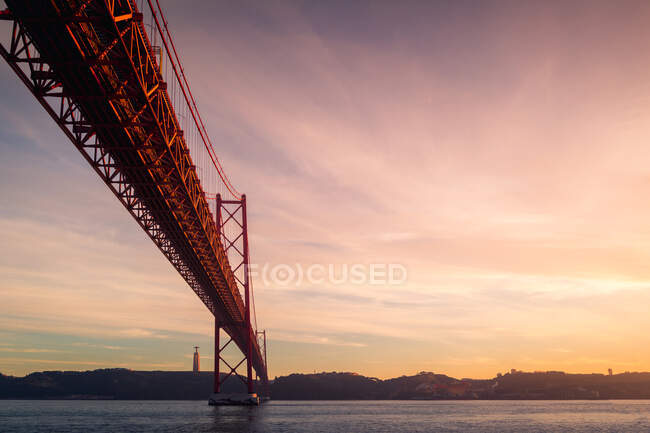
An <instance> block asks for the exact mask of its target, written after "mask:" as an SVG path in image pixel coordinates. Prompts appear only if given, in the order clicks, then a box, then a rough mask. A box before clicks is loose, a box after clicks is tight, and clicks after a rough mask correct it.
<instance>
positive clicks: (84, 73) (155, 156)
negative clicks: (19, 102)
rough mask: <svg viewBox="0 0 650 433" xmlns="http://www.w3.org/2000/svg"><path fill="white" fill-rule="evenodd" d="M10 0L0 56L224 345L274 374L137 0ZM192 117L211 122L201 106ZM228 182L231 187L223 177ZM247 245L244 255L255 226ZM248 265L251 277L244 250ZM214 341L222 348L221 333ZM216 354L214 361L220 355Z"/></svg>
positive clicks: (180, 82)
mask: <svg viewBox="0 0 650 433" xmlns="http://www.w3.org/2000/svg"><path fill="white" fill-rule="evenodd" d="M5 3H6V4H7V6H8V9H7V10H5V11H2V13H0V20H4V21H8V22H9V23H10V26H11V31H10V34H9V35H8V37H9V42H8V43H6V44H5V43H4V42H3V43H0V55H2V57H3V58H4V59H5V60H6V62H7V63H8V64H9V66H10V67H11V68H12V70H13V71H14V72H15V73H16V75H17V76H18V78H19V79H20V80H21V81H22V82H23V83H24V84H25V86H26V87H27V88H28V89H29V90H30V91H31V93H32V94H33V95H34V97H35V98H36V99H37V101H38V102H39V103H40V104H41V105H42V106H43V108H44V109H45V110H46V112H47V113H48V114H49V115H50V116H51V117H52V118H53V119H54V120H55V122H56V123H57V124H58V125H59V127H60V128H61V130H62V131H63V132H64V134H65V135H66V136H67V137H68V139H70V141H72V143H73V144H74V145H75V147H76V148H77V149H78V150H79V151H80V152H81V154H82V156H83V157H84V158H85V159H86V161H87V162H88V163H89V164H90V165H91V167H92V168H93V170H94V171H95V172H96V173H97V175H98V176H99V177H100V178H101V179H102V180H103V181H104V182H105V183H106V185H107V186H108V188H109V189H110V190H111V192H113V194H114V195H115V196H116V197H117V198H118V200H119V201H120V202H121V203H122V204H123V206H124V207H125V208H126V209H127V211H128V212H129V213H130V214H131V216H132V217H133V218H134V219H135V220H136V222H137V223H138V224H139V225H140V227H141V228H142V229H143V230H144V231H145V232H146V233H147V234H148V235H149V237H150V238H151V240H152V241H153V242H154V243H155V244H156V246H157V247H158V248H159V249H160V251H161V252H162V253H163V254H164V255H165V257H166V258H167V259H168V260H169V261H170V263H171V264H172V265H173V266H174V267H175V268H176V270H177V271H178V272H179V274H180V275H181V276H182V277H183V278H184V279H185V281H186V282H187V283H188V285H189V286H190V287H191V288H192V289H193V290H194V292H195V293H196V294H197V295H198V296H199V298H200V299H201V300H202V301H203V303H204V304H205V305H206V307H207V308H208V309H209V310H210V311H211V312H212V314H213V315H214V316H215V318H217V319H218V322H217V323H216V324H215V332H218V329H223V330H224V331H225V332H226V333H227V334H228V335H229V336H230V340H229V342H228V343H227V344H229V343H230V341H234V342H235V344H236V345H237V346H238V347H239V349H240V350H241V351H242V353H244V354H245V355H246V359H247V360H248V361H247V366H248V370H249V373H248V376H249V377H250V376H251V374H250V369H251V368H254V369H255V371H256V372H257V374H258V375H259V376H260V378H261V379H262V381H266V380H267V379H268V378H267V371H266V360H265V359H264V356H263V354H262V351H261V348H260V347H259V344H258V342H257V339H253V338H252V337H251V335H253V332H252V326H251V321H250V308H249V306H248V305H249V303H250V302H249V301H250V299H248V298H247V299H243V297H242V293H241V291H240V285H241V283H242V281H241V277H239V276H238V275H237V272H238V269H239V266H238V267H237V268H234V269H233V268H232V267H231V264H230V261H229V257H228V250H229V249H230V248H231V247H232V245H230V246H226V245H224V243H223V239H222V236H220V232H221V230H222V228H223V227H222V226H221V225H219V223H220V222H221V220H220V219H218V220H217V223H215V220H214V218H213V216H212V213H211V211H210V208H209V205H208V197H207V196H206V193H205V191H204V189H203V186H202V185H201V181H200V178H199V175H198V173H197V168H196V166H195V162H194V161H193V159H192V156H191V155H190V148H189V144H188V138H187V137H186V135H185V134H184V131H183V129H182V128H181V121H180V120H179V117H178V114H177V113H176V111H175V109H174V105H173V103H172V99H173V95H172V94H171V93H170V92H169V88H170V83H167V82H165V81H164V80H163V76H162V75H161V66H160V63H159V60H158V59H157V58H156V55H155V52H156V49H154V47H153V45H152V44H151V42H150V39H149V36H148V35H147V32H146V31H145V26H144V24H143V14H142V13H141V12H140V11H139V10H138V8H137V7H136V4H135V2H134V1H133V0H86V1H79V0H6V1H5ZM152 12H154V17H155V11H154V10H153V9H152ZM160 12H162V11H160ZM165 29H166V24H165ZM159 31H160V35H159V37H160V38H161V40H162V41H163V42H165V38H164V36H163V34H162V30H160V28H159ZM166 34H167V36H168V37H169V36H170V35H169V33H168V31H166ZM168 39H169V40H170V41H171V38H170V37H169V38H168ZM174 51H175V47H174ZM167 52H168V53H169V51H167ZM174 54H175V57H176V59H178V56H177V53H174ZM171 64H172V67H173V65H174V62H173V59H172V63H171ZM179 64H180V62H179ZM179 68H180V74H178V73H177V75H176V79H177V83H176V82H175V83H176V84H174V83H171V84H174V86H173V87H174V88H178V89H180V90H181V91H183V93H184V94H185V90H187V94H185V98H186V100H187V101H188V106H189V110H188V111H189V112H190V113H191V112H192V110H196V104H195V102H194V99H193V97H192V96H191V93H190V92H189V86H187V80H186V78H185V75H184V73H183V71H182V67H179ZM194 120H195V122H197V124H200V125H199V131H203V133H205V127H204V126H203V122H202V120H201V119H200V115H199V114H198V110H196V117H195V119H194ZM206 135H207V133H206ZM203 140H204V144H205V143H209V141H208V139H207V138H204V139H203ZM206 146H207V144H206ZM209 146H210V148H211V149H209V150H208V152H209V153H210V157H212V156H213V149H212V147H211V146H212V144H211V143H209ZM214 156H215V157H216V155H214ZM213 161H214V160H213ZM216 164H218V165H219V167H218V168H217V166H216V165H215V168H216V169H217V171H219V170H222V168H221V166H220V164H219V163H218V160H216ZM219 174H221V171H219ZM222 179H223V178H222ZM224 183H226V186H228V185H230V186H232V185H231V184H230V182H229V180H227V178H225V179H224ZM228 189H230V188H228ZM242 199H243V197H242ZM242 201H245V199H244V200H238V201H237V202H239V203H240V204H241V202H242ZM224 204H225V205H229V202H226V201H222V205H224ZM218 208H219V206H218ZM245 250H246V257H248V245H247V234H246V247H245ZM244 275H245V279H246V280H247V281H248V258H246V264H245V265H244ZM247 293H248V291H246V290H244V297H246V296H247ZM250 296H251V298H252V294H250ZM215 343H216V344H215V349H216V350H217V351H218V352H219V354H220V352H221V351H222V349H223V348H219V347H218V343H219V341H218V336H215ZM215 358H217V359H215V371H218V365H217V364H218V362H219V359H221V358H220V357H215ZM222 361H223V360H222ZM240 364H241V363H240ZM226 365H228V364H226ZM229 367H230V366H229ZM235 368H236V367H235ZM232 373H233V370H232V369H231V371H230V373H229V374H232ZM217 381H218V376H217ZM249 382H250V381H249ZM247 385H249V383H247ZM215 386H218V384H216V385H215Z"/></svg>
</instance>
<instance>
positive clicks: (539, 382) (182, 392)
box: [0, 369, 650, 401]
mask: <svg viewBox="0 0 650 433" xmlns="http://www.w3.org/2000/svg"><path fill="white" fill-rule="evenodd" d="M212 384H213V374H212V372H201V373H192V372H189V371H187V372H186V371H133V370H127V369H104V370H93V371H84V372H76V371H64V372H61V371H45V372H38V373H32V374H29V375H27V376H24V377H13V376H5V375H0V399H3V400H134V401H135V400H205V398H206V396H208V395H209V394H210V393H211V392H212ZM222 390H223V392H244V391H245V389H244V385H243V384H242V382H241V381H239V380H238V379H237V378H236V377H230V378H229V379H228V380H226V382H225V383H224V385H223V389H222ZM270 394H271V398H272V399H273V400H278V401H325V400H330V401H355V400H359V401H437V400H445V401H451V400H512V401H515V400H531V401H547V400H548V401H570V400H647V399H650V373H622V374H615V375H604V374H568V373H563V372H558V371H551V372H534V373H527V372H520V371H513V372H511V373H507V374H504V375H502V376H498V377H495V378H493V379H460V380H459V379H455V378H453V377H449V376H446V375H443V374H434V373H429V372H421V373H419V374H417V375H413V376H402V377H398V378H393V379H386V380H381V379H376V378H370V377H365V376H361V375H358V374H355V373H336V372H332V373H315V374H291V375H288V376H282V377H277V378H275V380H273V381H271V384H270Z"/></svg>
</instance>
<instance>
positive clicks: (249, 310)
mask: <svg viewBox="0 0 650 433" xmlns="http://www.w3.org/2000/svg"><path fill="white" fill-rule="evenodd" d="M216 224H217V228H218V232H219V237H220V240H221V242H222V245H223V248H224V250H225V252H226V254H227V255H228V259H229V260H230V261H231V263H230V265H231V268H232V270H233V273H234V275H235V280H236V281H237V284H238V286H239V288H240V290H241V291H242V292H243V298H244V302H245V303H244V307H245V309H244V313H245V315H244V321H243V322H242V323H239V324H228V323H224V322H223V321H222V318H221V317H219V316H218V315H215V326H214V392H215V394H222V392H221V391H222V390H221V386H222V384H223V383H224V382H225V381H226V379H228V378H229V377H230V376H231V375H233V374H234V375H235V376H236V377H238V378H240V379H241V376H240V375H239V374H237V369H238V368H239V367H240V366H242V364H244V362H245V363H246V379H245V380H243V382H244V384H245V385H246V390H247V393H248V396H254V399H255V400H256V401H258V402H259V397H258V396H257V393H255V382H256V381H255V380H254V379H253V362H252V360H253V347H255V348H260V346H259V344H255V345H254V344H253V342H254V341H256V342H257V338H258V335H260V334H261V335H264V343H265V344H264V347H263V351H264V353H262V354H261V355H262V356H261V359H263V362H264V365H263V367H262V368H263V369H264V371H263V372H260V371H256V373H257V376H258V377H260V378H262V380H259V381H257V383H258V384H260V391H261V392H263V393H264V394H267V393H268V379H267V374H266V332H262V331H259V332H258V331H257V329H256V326H255V327H254V326H253V325H254V322H256V320H255V312H254V308H255V307H254V305H252V304H253V302H252V301H253V299H254V298H253V295H252V283H251V278H250V254H249V248H248V221H247V216H246V195H245V194H243V195H242V197H241V199H240V200H223V199H222V197H221V194H217V196H216ZM255 325H256V324H255ZM231 327H239V328H240V330H241V332H242V333H243V334H244V335H246V336H247V338H246V342H245V347H243V348H242V347H241V346H240V349H241V351H242V353H243V358H242V360H241V361H239V363H237V364H235V365H234V366H233V365H231V364H230V363H228V361H226V360H225V359H224V357H223V352H224V350H225V349H226V347H228V345H229V344H230V343H231V342H232V341H233V339H232V337H230V338H229V339H228V341H226V343H225V344H223V345H222V344H221V341H220V334H221V332H220V331H221V329H222V328H224V329H226V328H231ZM222 363H223V364H224V365H225V366H226V368H227V373H226V374H225V376H224V377H222V376H221V364H222ZM211 400H214V399H211ZM223 400H224V401H223V402H222V404H241V402H239V400H241V399H240V398H239V397H234V396H232V395H224V397H223ZM234 400H237V401H234ZM247 402H248V400H247Z"/></svg>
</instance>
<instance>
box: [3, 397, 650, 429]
mask: <svg viewBox="0 0 650 433" xmlns="http://www.w3.org/2000/svg"><path fill="white" fill-rule="evenodd" d="M0 431H1V432H227V433H230V432H340V433H356V432H438V431H440V432H646V431H647V432H650V401H643V400H624V401H598V402H593V401H571V402H558V401H552V402H551V401H434V402H431V401H371V402H367V401H352V402H341V401H335V402H334V401H325V402H322V401H319V402H314V401H306V402H305V401H300V402H293V401H274V402H270V403H267V404H265V405H263V406H260V407H253V408H250V407H216V408H215V407H209V406H208V405H207V404H206V402H205V401H16V400H0Z"/></svg>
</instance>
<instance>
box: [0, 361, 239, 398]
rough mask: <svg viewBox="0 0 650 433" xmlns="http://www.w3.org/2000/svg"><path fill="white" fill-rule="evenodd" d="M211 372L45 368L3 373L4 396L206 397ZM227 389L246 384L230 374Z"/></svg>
mask: <svg viewBox="0 0 650 433" xmlns="http://www.w3.org/2000/svg"><path fill="white" fill-rule="evenodd" d="M212 384H213V375H212V373H210V372H201V373H192V372H190V371H132V370H127V369H122V368H117V369H104V370H94V371H84V372H77V371H44V372H42V373H32V374H29V375H27V376H25V377H12V376H4V375H0V398H5V399H7V398H32V399H33V398H44V399H47V398H57V399H62V398H76V399H123V400H205V399H206V398H207V396H208V395H209V394H210V392H212V386H213V385H212ZM223 389H224V391H225V392H243V391H245V387H244V384H243V383H242V382H241V381H240V380H238V379H237V378H236V377H230V378H228V379H227V380H226V383H225V384H224V386H223Z"/></svg>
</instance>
